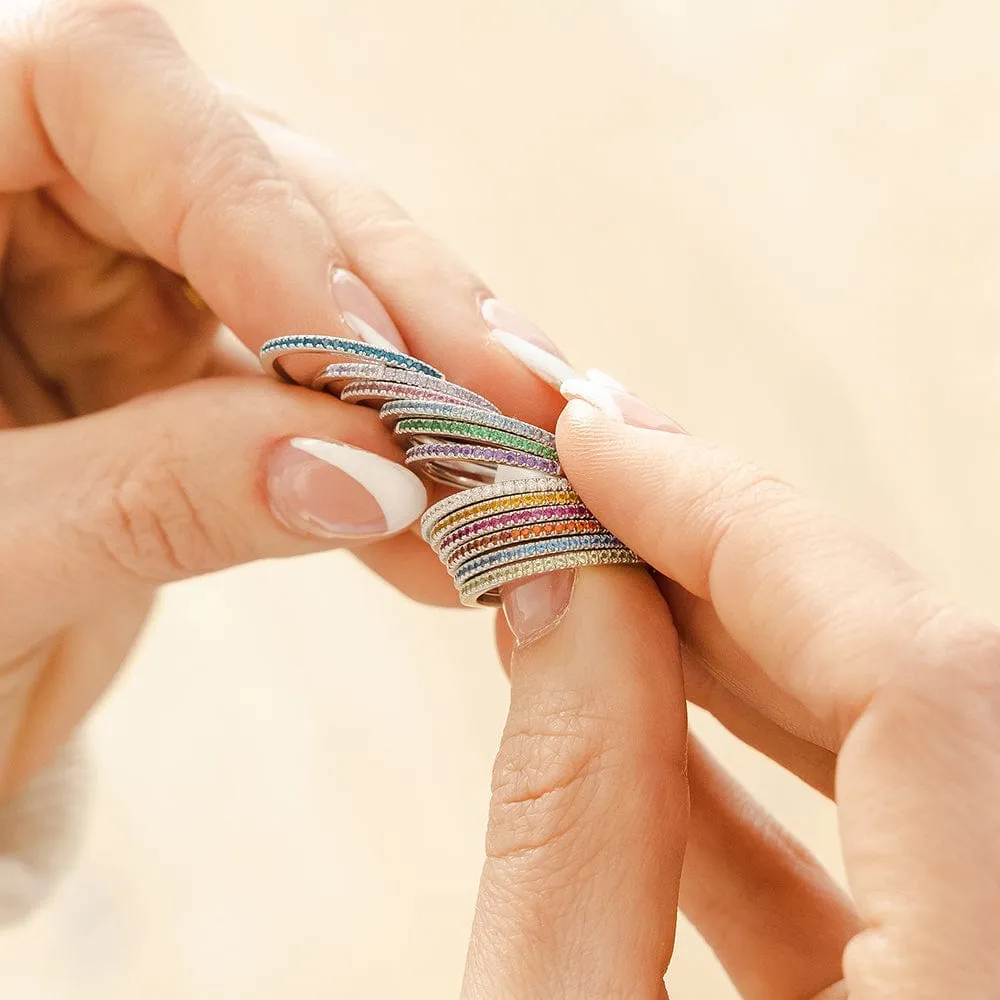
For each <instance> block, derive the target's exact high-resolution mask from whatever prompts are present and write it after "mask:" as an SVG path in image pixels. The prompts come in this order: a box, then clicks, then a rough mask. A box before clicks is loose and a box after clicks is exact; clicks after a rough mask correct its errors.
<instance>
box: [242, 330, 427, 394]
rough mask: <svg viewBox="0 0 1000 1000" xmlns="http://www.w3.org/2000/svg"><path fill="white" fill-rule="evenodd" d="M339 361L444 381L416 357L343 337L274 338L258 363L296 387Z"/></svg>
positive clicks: (264, 349)
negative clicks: (389, 367) (382, 366)
mask: <svg viewBox="0 0 1000 1000" xmlns="http://www.w3.org/2000/svg"><path fill="white" fill-rule="evenodd" d="M338 360H347V361H377V362H382V363H383V364H386V365H392V366H393V367H395V368H402V369H407V370H409V371H415V372H422V373H423V374H424V375H430V376H431V377H432V378H441V379H443V378H444V375H443V374H442V373H441V372H439V371H438V370H437V369H436V368H434V367H432V366H431V365H428V364H426V363H425V362H423V361H419V360H418V359H417V358H411V357H410V355H409V354H403V353H402V351H394V350H392V349H391V348H388V347H378V346H377V345H375V344H365V343H362V342H361V341H360V340H348V339H347V338H346V337H324V336H318V335H302V336H299V335H294V336H289V337H275V338H274V339H273V340H269V341H268V342H267V343H266V344H264V346H263V347H262V348H261V349H260V363H261V365H263V367H264V371H265V372H267V373H268V374H269V375H277V376H278V378H280V379H283V380H284V381H285V382H294V383H295V384H296V385H311V384H312V382H313V380H314V379H315V377H316V376H317V375H318V374H319V372H321V371H322V370H323V369H324V368H325V367H326V366H327V365H329V364H330V363H331V362H333V361H338Z"/></svg>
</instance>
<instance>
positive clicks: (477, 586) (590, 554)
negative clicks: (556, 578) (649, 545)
mask: <svg viewBox="0 0 1000 1000" xmlns="http://www.w3.org/2000/svg"><path fill="white" fill-rule="evenodd" d="M641 563H642V560H641V559H640V558H639V557H638V556H637V555H636V554H635V553H634V552H633V551H632V550H631V549H627V548H624V547H623V548H620V549H601V550H596V551H595V550H588V551H586V552H563V553H561V554H559V555H556V556H545V557H543V558H541V559H526V560H524V561H523V562H517V563H511V564H510V565H508V566H502V567H500V568H499V569H495V570H491V571H490V572H488V573H481V574H480V575H479V576H474V577H472V579H470V580H467V581H466V582H465V583H463V584H462V586H461V587H460V588H459V591H458V599H459V600H460V601H461V602H462V603H463V604H464V605H465V606H466V607H470V608H474V607H476V606H480V607H492V608H495V607H497V606H498V605H499V604H500V591H501V589H502V588H503V587H505V586H507V584H509V583H514V582H516V581H517V580H525V579H527V578H528V577H531V576H539V575H540V574H542V573H553V572H555V571H557V570H561V569H581V568H582V567H584V566H613V565H625V566H634V565H641Z"/></svg>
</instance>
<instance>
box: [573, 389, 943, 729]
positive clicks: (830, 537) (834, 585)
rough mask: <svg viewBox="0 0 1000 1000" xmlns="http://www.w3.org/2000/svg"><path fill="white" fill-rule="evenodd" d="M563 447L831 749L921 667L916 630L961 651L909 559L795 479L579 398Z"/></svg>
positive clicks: (587, 488)
mask: <svg viewBox="0 0 1000 1000" xmlns="http://www.w3.org/2000/svg"><path fill="white" fill-rule="evenodd" d="M558 443H559V451H560V456H561V458H562V461H563V464H564V467H565V468H566V470H567V474H568V475H569V477H570V479H571V480H572V481H573V483H574V486H575V487H576V488H577V489H578V491H579V492H580V494H581V496H582V497H583V499H584V501H585V502H586V503H587V505H588V506H589V507H590V508H591V509H592V510H593V511H594V513H595V514H596V515H597V517H598V518H599V519H600V520H601V521H602V522H604V523H605V524H606V525H607V526H608V527H609V528H610V529H611V530H612V531H614V532H615V533H617V534H619V535H620V536H621V537H622V538H623V539H624V540H625V541H626V542H628V543H629V544H630V545H631V546H632V547H633V548H634V549H635V550H636V551H637V552H639V554H640V555H642V556H643V557H644V558H646V559H647V560H649V561H650V562H651V563H652V564H653V565H655V566H656V567H657V569H659V570H660V571H661V572H662V573H663V574H664V575H666V576H668V577H670V578H671V579H673V580H675V581H676V582H677V583H678V584H680V586H682V587H684V588H685V589H686V590H687V591H689V592H690V593H691V594H693V595H694V596H695V597H698V598H701V599H703V600H707V601H710V602H711V603H712V605H713V607H714V608H715V611H716V613H717V614H718V617H719V621H720V622H721V623H722V626H723V627H724V628H725V630H726V632H728V633H729V635H731V636H732V638H733V640H734V641H735V642H736V643H737V644H738V645H739V646H740V647H741V648H742V649H743V650H744V651H745V652H746V653H747V655H748V656H749V658H750V660H751V661H752V662H754V663H756V664H759V665H760V666H761V667H762V668H763V669H765V670H766V671H767V674H768V676H769V677H770V679H771V680H772V681H773V682H774V684H775V685H776V686H777V687H778V688H779V689H780V690H782V691H784V692H786V693H787V694H789V695H791V697H792V698H793V699H794V700H795V701H797V702H799V703H800V704H801V705H802V706H803V708H804V710H805V712H806V713H809V714H810V715H811V716H812V717H813V718H814V719H815V720H816V721H817V723H818V725H819V726H820V727H821V728H822V736H821V737H818V738H817V740H816V742H818V743H820V744H821V745H823V746H827V747H830V748H836V747H839V746H840V743H841V741H842V740H843V737H844V735H845V733H846V732H847V731H848V730H849V729H850V727H851V725H852V724H853V722H854V721H855V720H856V719H857V717H858V715H859V713H860V712H861V711H862V709H863V708H864V706H865V705H866V704H867V703H868V701H869V699H870V698H871V696H872V693H873V692H874V691H875V689H876V688H877V687H878V686H879V685H880V684H881V683H882V682H883V681H884V680H885V679H886V678H887V677H888V676H891V675H892V674H894V673H895V672H896V671H898V670H900V669H902V668H904V667H905V668H907V669H912V668H913V666H914V664H913V663H912V661H910V660H908V657H910V656H912V655H913V653H914V651H913V650H912V648H911V647H912V640H913V637H914V636H917V635H921V636H922V638H923V640H924V643H923V644H922V645H923V648H924V650H930V651H932V650H934V649H936V650H937V651H938V652H939V653H940V652H941V651H943V650H944V649H945V648H948V647H949V646H950V639H951V638H952V635H953V633H952V626H953V625H954V618H953V616H951V615H949V614H943V613H942V611H943V609H944V608H945V607H946V605H945V603H944V602H943V601H942V600H941V599H940V598H939V597H938V596H936V595H935V594H934V593H933V592H932V591H930V589H929V588H928V586H927V585H926V584H925V582H924V581H923V580H922V579H921V578H920V577H919V576H918V575H917V574H916V573H915V572H914V571H913V570H912V569H911V568H910V567H909V566H907V565H906V564H905V563H904V562H903V560H902V559H900V558H899V557H898V556H896V555H895V554H893V553H892V552H889V551H888V550H887V549H885V548H883V547H882V546H881V545H879V544H878V543H876V542H875V541H873V540H872V539H870V538H868V537H867V536H866V535H864V534H863V533H861V532H859V531H857V530H856V529H854V528H853V527H851V526H850V525H848V524H846V523H844V522H843V521H841V520H840V519H838V518H836V517H835V516H833V515H831V514H829V513H827V512H825V511H823V510H822V509H821V508H819V507H817V506H816V505H814V504H812V503H811V502H810V501H808V500H807V499H806V498H804V497H803V496H801V495H800V494H798V493H797V492H796V491H795V490H794V489H792V488H791V487H790V486H788V485H787V484H785V483H782V482H779V481H778V480H775V479H773V478H770V477H768V476H765V475H763V474H761V473H760V472H758V471H757V470H755V469H753V468H752V467H750V466H748V465H746V464H745V463H743V462H741V461H739V460H737V459H733V458H730V457H729V456H727V455H725V454H724V453H722V452H721V451H720V450H718V449H716V448H713V447H711V446H709V445H706V444H705V443H703V442H701V441H698V440H697V439H695V438H693V437H689V436H687V435H684V434H677V433H669V432H667V431H663V430H651V429H646V428H638V427H630V426H626V425H624V424H621V423H618V422H616V421H614V420H612V419H610V418H609V417H606V416H605V415H604V414H602V413H601V412H600V411H599V410H597V409H596V408H595V407H593V406H591V405H589V404H587V403H585V402H582V401H579V400H578V401H576V402H573V403H571V404H570V405H569V406H568V407H567V409H566V411H565V413H564V415H563V417H562V419H561V420H560V423H559V437H558ZM623 476H624V479H623ZM623 487H624V488H623ZM739 684H740V678H738V677H736V678H733V679H732V683H731V686H732V687H734V688H736V687H738V686H739Z"/></svg>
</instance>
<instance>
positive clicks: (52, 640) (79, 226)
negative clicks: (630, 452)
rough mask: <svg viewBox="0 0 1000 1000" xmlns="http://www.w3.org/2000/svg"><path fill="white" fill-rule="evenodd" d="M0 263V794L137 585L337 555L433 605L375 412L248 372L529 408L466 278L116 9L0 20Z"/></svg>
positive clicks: (282, 130) (138, 16)
mask: <svg viewBox="0 0 1000 1000" xmlns="http://www.w3.org/2000/svg"><path fill="white" fill-rule="evenodd" d="M0 264H2V285H0V566H2V567H3V572H2V574H0V682H2V683H0V802H3V801H4V800H6V801H8V802H9V801H10V800H11V798H12V797H13V796H15V795H16V794H17V793H18V791H19V790H20V789H22V788H23V787H24V786H25V784H26V783H27V782H28V781H29V780H30V779H31V778H32V777H33V776H34V775H36V774H37V773H38V772H39V770H40V769H41V767H42V766H43V765H44V764H45V763H46V762H47V761H48V760H50V759H51V758H52V756H53V754H54V753H55V751H56V749H57V748H58V747H59V746H60V745H61V744H62V743H63V742H64V741H65V740H66V739H67V737H68V736H69V735H70V734H71V733H72V731H73V729H74V727H75V726H76V725H77V724H78V722H79V721H80V719H81V718H82V717H83V715H84V714H85V713H86V712H87V711H88V710H89V708H90V707H91V705H92V704H93V702H94V701H95V699H96V698H97V697H98V696H99V695H100V693H101V691H102V690H103V689H104V688H105V686H106V685H107V684H108V682H109V681H110V680H111V678H112V677H113V675H114V674H115V672H116V671H117V670H118V668H119V666H120V664H121V661H122V658H123V656H124V655H125V653H126V652H127V650H128V649H129V647H130V645H131V643H132V642H133V639H134V638H135V635H136V633H137V631H138V629H139V628H140V626H141V624H142V621H143V619H144V617H145V615H146V613H147V610H148V608H149V604H150V600H151V597H152V595H153V592H154V590H155V588H156V587H157V586H158V585H159V584H162V583H165V582H168V581H171V580H177V579H181V578H183V577H188V576H192V575H195V574H200V573H206V572H210V571H212V570H216V569H220V568H222V567H225V566H230V565H233V564H236V563H241V562H246V561H249V560H253V559H258V558H262V557H273V556H286V555H294V554H297V553H303V552H310V551H316V550H319V549H325V548H331V547H350V548H352V549H355V550H357V551H358V552H359V555H360V556H361V558H363V559H364V560H365V561H366V562H368V563H369V565H371V566H372V567H373V568H375V569H376V570H377V571H379V572H381V573H382V574H383V575H384V576H386V578H387V579H389V580H390V581H391V582H394V583H396V584H397V585H398V586H399V587H400V588H402V589H404V590H405V591H406V592H407V593H409V594H411V595H412V596H415V597H417V598H419V599H422V600H427V601H432V602H436V603H448V604H451V603H454V602H455V595H454V591H453V589H452V586H451V583H450V581H449V580H448V577H447V575H446V574H445V572H444V570H443V569H442V567H441V566H440V565H439V563H438V561H437V559H436V558H435V557H434V556H433V554H432V553H431V552H430V550H429V549H427V547H426V546H425V545H424V544H423V543H422V542H421V541H420V540H419V538H417V537H416V536H415V535H414V534H412V533H409V532H403V533H400V532H402V529H405V528H406V527H407V525H408V524H409V523H410V522H412V521H413V520H414V519H415V518H417V517H418V516H419V514H420V513H421V511H422V509H423V506H424V500H425V494H424V489H423V487H422V486H421V484H420V482H419V481H418V480H417V479H416V478H415V477H414V476H413V475H412V474H411V473H410V472H409V471H407V470H406V469H405V468H403V467H402V466H401V465H400V464H399V460H400V458H401V455H400V453H399V451H398V450H397V449H396V448H395V447H394V445H393V444H392V443H391V441H390V440H389V438H388V436H387V434H386V433H385V432H384V431H383V429H382V427H381V426H380V424H379V422H378V420H377V417H376V415H375V414H374V413H373V412H371V411H367V410H364V409H360V408H355V407H351V406H349V405H343V404H340V403H339V402H337V401H336V400H334V399H333V398H332V397H323V396H320V395H319V394H317V393H312V392H307V391H303V390H299V389H294V388H290V387H287V386H281V385H278V384H276V383H274V382H272V381H271V380H269V379H265V378H263V377H261V375H260V369H259V366H258V365H257V364H256V360H255V356H254V353H253V352H254V351H255V350H256V349H257V348H258V347H259V346H260V344H261V343H262V342H263V341H264V340H266V339H268V338H269V337H272V336H276V335H279V334H283V333H289V332H315V333H330V334H335V335H340V336H348V337H355V338H362V339H368V340H373V341H379V340H388V341H390V342H393V343H395V344H397V345H400V346H405V347H406V348H407V349H408V350H410V351H411V352H412V353H414V354H419V355H420V356H422V357H424V358H426V359H427V360H429V361H431V362H432V363H434V364H437V365H439V366H443V367H445V368H446V369H447V372H448V374H449V375H450V376H451V377H453V378H455V379H456V380H458V381H462V382H465V383H466V384H468V385H470V386H471V387H472V388H474V389H477V390H479V391H481V392H487V393H489V394H490V395H491V396H492V397H493V398H494V399H495V400H496V401H497V403H498V404H500V405H502V406H510V407H513V408H516V409H517V410H518V412H520V413H521V414H523V415H525V416H527V417H528V418H529V419H535V420H538V421H552V420H553V419H554V417H555V414H556V413H557V407H556V401H555V400H554V399H552V398H539V397H544V394H543V393H540V392H539V385H538V383H537V381H536V380H535V379H534V378H533V377H532V376H531V375H530V374H528V373H527V372H525V371H523V370H522V369H521V368H520V367H519V366H518V365H517V364H516V363H515V362H514V361H513V360H512V359H511V357H510V356H509V355H508V354H506V353H505V352H503V351H500V350H498V349H496V348H495V347H494V346H493V345H492V344H491V342H490V340H489V338H488V336H487V333H488V330H489V323H488V319H489V316H490V315H491V313H490V309H489V308H487V309H485V310H484V309H482V305H483V302H484V300H486V299H487V297H488V293H487V292H486V290H485V289H484V287H483V285H482V284H481V282H479V281H478V280H477V279H476V278H475V276H474V275H472V274H471V273H470V272H469V271H468V270H467V269H465V268H464V267H462V266H461V265H460V264H458V263H457V262H456V261H455V260H454V259H453V258H452V257H451V256H450V255H449V254H447V253H446V252H445V251H443V250H442V249H441V248H440V247H439V246H438V245H437V244H436V243H434V242H433V241H432V240H430V239H428V238H427V237H426V236H425V235H424V234H422V233H421V232H420V231H419V230H418V229H417V228H416V227H415V226H414V225H413V223H412V222H410V221H409V220H408V219H407V218H406V217H405V216H404V215H403V213H402V212H401V211H400V210H399V209H398V207H397V206H396V205H395V204H394V203H393V202H392V201H391V200H390V199H389V198H387V197H386V196H385V195H383V194H382V193H381V192H379V191H377V190H375V189H373V188H372V187H370V186H369V185H367V184H366V183H365V182H364V181H362V180H360V179H359V178H358V177H357V176H355V175H354V174H353V173H352V172H351V170H350V169H349V168H348V167H347V166H345V164H344V163H343V162H342V161H340V160H339V159H337V158H336V157H335V156H333V155H332V154H331V153H329V152H327V151H325V150H323V149H321V148H319V147H317V146H316V145H314V144H312V143H310V142H308V141H307V140H305V139H303V138H302V137H300V136H297V135H296V134H294V133H293V132H292V131H291V130H290V129H288V128H287V127H285V126H284V125H282V124H281V123H279V122H276V121H274V120H273V119H271V118H269V117H267V116H266V115H263V114H260V113H258V112H256V111H254V110H253V109H249V108H246V107H245V106H241V104H240V103H239V102H237V101H234V100H232V99H230V98H228V97H226V96H224V95H223V94H222V93H220V92H219V90H218V89H217V88H216V87H215V86H213V85H212V84H211V83H210V81H209V80H207V79H206V78H205V77H204V75H203V74H202V73H201V72H200V71H199V70H198V69H197V68H196V67H195V66H194V65H193V64H192V63H191V62H190V61H189V60H188V58H187V57H186V56H185V54H184V53H183V51H182V50H181V49H180V47H179V46H178V44H177V42H176V41H175V39H174V38H173V37H172V35H171V34H170V32H169V30H168V29H167V28H166V26H165V25H164V24H163V22H162V21H161V19H160V18H159V16H158V15H157V14H155V13H153V12H151V11H149V10H147V9H145V8H143V7H141V6H137V5H134V4H130V3H123V2H103V3H101V2H98V3H85V4H79V5H78V4H66V3H61V4H53V5H50V6H46V7H44V8H42V10H41V11H40V12H38V13H36V14H34V15H32V16H30V17H28V18H26V19H18V20H9V19H8V20H4V19H3V18H2V16H0ZM355 275H363V277H364V280H365V282H366V284H367V286H369V287H366V284H365V283H362V281H361V280H359V279H358V278H357V277H355ZM370 289H374V292H375V294H373V292H372V291H371V290H370ZM383 304H384V305H383ZM491 308H493V309H495V308H496V304H495V303H491ZM230 331H231V332H230ZM248 376H249V377H248ZM347 446H350V447H347ZM352 449H361V450H360V451H358V450H352ZM383 539H385V540H384V541H383ZM19 829H20V830H22V831H23V824H22V825H21V826H20V827H19ZM8 832H9V831H7V830H5V829H4V828H3V823H0V854H5V853H9V851H10V850H12V849H14V848H16V846H17V845H16V844H14V846H13V847H12V841H10V839H9V838H7V833H8ZM2 910H3V906H2V893H0V911H2Z"/></svg>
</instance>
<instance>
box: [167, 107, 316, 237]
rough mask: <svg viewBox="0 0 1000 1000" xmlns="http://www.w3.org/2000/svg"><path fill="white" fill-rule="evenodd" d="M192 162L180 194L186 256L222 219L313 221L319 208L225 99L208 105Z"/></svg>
mask: <svg viewBox="0 0 1000 1000" xmlns="http://www.w3.org/2000/svg"><path fill="white" fill-rule="evenodd" d="M206 115H207V118H208V120H207V121H204V122H203V123H202V126H201V128H200V135H199V139H198V142H197V146H196V148H195V149H194V150H193V151H192V155H191V156H190V158H189V161H188V162H189V164H190V166H189V167H188V168H187V170H186V176H185V177H184V178H183V186H184V189H185V190H183V191H180V192H178V193H177V200H178V202H179V203H180V205H181V209H180V211H179V213H178V215H177V219H176V223H175V227H174V236H173V238H174V243H175V245H176V246H177V247H178V248H179V253H180V254H181V255H183V248H184V246H185V245H186V244H187V243H188V242H195V241H197V240H199V239H201V238H202V237H201V235H199V234H203V233H204V232H205V230H206V228H208V227H209V226H211V227H212V228H213V229H218V224H219V221H220V218H221V219H222V220H225V219H226V217H227V216H251V215H253V216H260V215H265V216H268V217H272V218H288V219H297V218H301V217H303V216H305V217H307V218H308V219H312V217H313V216H314V213H315V209H314V208H313V207H312V205H311V204H310V202H309V200H308V198H307V197H306V195H305V193H304V192H303V191H302V189H301V188H300V187H299V185H298V184H297V183H296V182H295V181H294V180H292V178H290V177H288V176H285V175H284V174H283V173H282V172H281V170H280V168H279V166H278V164H277V163H276V162H275V161H274V159H273V157H272V156H271V154H270V152H269V151H268V149H267V147H266V145H265V144H264V143H263V142H262V141H261V139H260V138H259V137H258V136H257V134H256V133H255V132H254V131H253V129H252V128H251V127H250V125H249V124H247V123H246V121H245V120H244V119H243V118H242V116H241V115H239V114H238V113H236V112H234V111H233V110H232V109H231V108H229V107H228V106H227V105H226V104H225V103H224V102H222V103H219V104H217V105H214V106H213V107H211V108H206Z"/></svg>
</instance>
